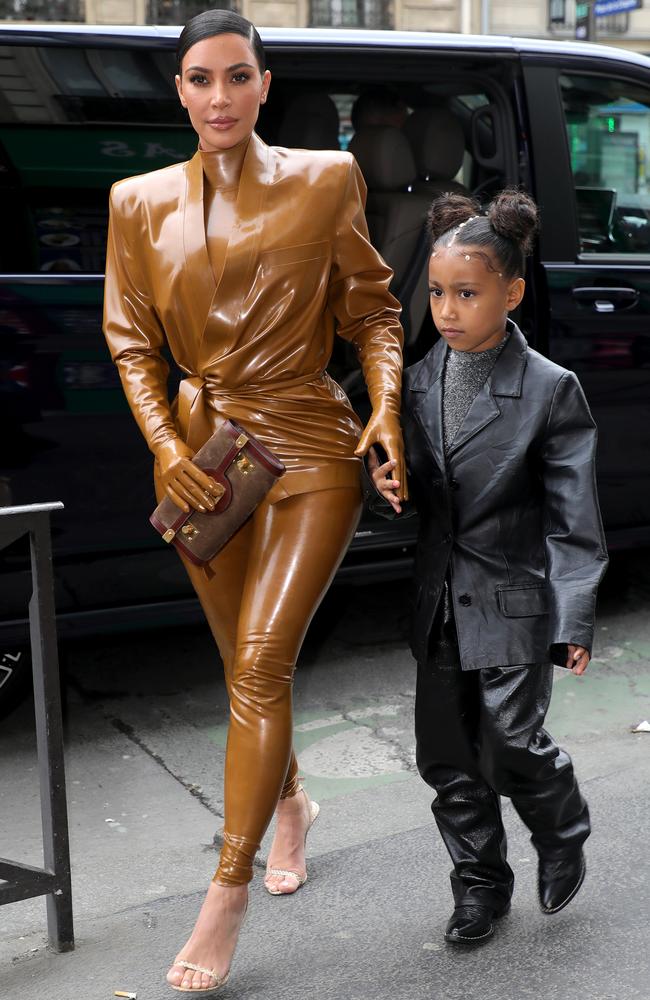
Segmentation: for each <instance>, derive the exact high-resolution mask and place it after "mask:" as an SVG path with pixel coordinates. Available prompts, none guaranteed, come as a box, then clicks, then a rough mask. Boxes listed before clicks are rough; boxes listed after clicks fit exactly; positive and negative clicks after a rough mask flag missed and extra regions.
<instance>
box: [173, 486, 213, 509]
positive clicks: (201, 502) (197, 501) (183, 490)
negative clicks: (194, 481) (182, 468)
mask: <svg viewBox="0 0 650 1000" xmlns="http://www.w3.org/2000/svg"><path fill="white" fill-rule="evenodd" d="M169 489H171V490H173V492H174V493H175V494H176V496H177V497H180V499H181V500H182V501H183V502H184V503H186V504H188V505H189V506H190V507H192V508H193V509H194V510H200V511H201V513H202V514H205V513H207V511H208V510H211V509H213V507H214V502H213V501H212V500H211V501H210V503H212V505H213V507H212V508H211V507H209V505H208V501H207V499H206V497H205V494H203V493H202V492H201V491H200V490H198V491H197V493H195V492H193V491H192V490H191V489H189V488H188V487H187V486H186V485H185V483H184V482H182V480H180V479H172V481H171V482H170V483H169V485H168V490H169Z"/></svg>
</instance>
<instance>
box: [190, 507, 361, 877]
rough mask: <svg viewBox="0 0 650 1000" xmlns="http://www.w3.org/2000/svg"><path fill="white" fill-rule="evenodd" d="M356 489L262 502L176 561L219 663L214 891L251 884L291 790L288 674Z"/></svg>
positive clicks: (347, 529) (347, 536) (339, 552)
mask: <svg viewBox="0 0 650 1000" xmlns="http://www.w3.org/2000/svg"><path fill="white" fill-rule="evenodd" d="M360 512H361V491H360V489H359V490H357V489H351V488H349V487H347V488H338V489H329V490H321V491H318V492H316V493H303V494H300V495H297V496H291V497H288V498H287V499H285V500H280V501H279V502H278V503H275V504H268V503H266V502H263V503H262V504H261V505H260V506H259V507H258V508H257V510H256V511H255V513H254V514H253V516H252V518H251V519H250V520H249V521H248V522H247V523H246V524H245V525H244V526H243V528H241V529H240V531H239V532H238V533H237V534H236V535H235V536H234V537H233V538H232V539H231V540H230V541H229V542H228V544H227V545H226V546H225V548H224V549H222V551H221V552H220V553H219V555H218V556H216V558H215V559H214V560H213V561H212V563H211V568H212V569H213V571H214V576H212V577H211V578H209V577H208V576H207V575H206V573H205V572H204V571H203V570H202V569H198V568H197V567H195V566H192V565H191V564H190V563H188V562H187V560H183V562H184V564H185V567H186V569H187V572H188V574H189V576H190V579H191V581H192V584H193V586H194V588H195V590H196V592H197V594H198V597H199V600H200V601H201V605H202V607H203V610H204V612H205V615H206V618H207V620H208V624H209V625H210V628H211V630H212V634H213V636H214V638H215V640H216V643H217V645H218V647H219V651H220V653H221V658H222V660H223V664H224V670H225V678H226V685H227V688H228V695H229V698H230V726H229V731H228V743H227V747H226V767H225V789H224V801H225V809H224V812H225V822H224V845H223V848H222V850H221V857H220V860H219V867H218V869H217V872H216V874H215V876H214V880H215V881H216V882H219V883H221V884H222V885H243V884H245V883H247V882H250V880H251V879H252V877H253V858H254V857H255V854H256V852H257V850H258V849H259V846H260V843H261V840H262V837H263V836H264V833H265V831H266V829H267V827H268V825H269V823H270V821H271V818H272V816H273V813H274V812H275V807H276V805H277V803H278V799H279V798H281V797H282V798H285V797H288V796H290V795H293V794H295V792H296V791H297V789H298V764H297V761H296V757H295V754H294V753H293V749H292V737H293V733H292V716H291V708H292V699H291V688H292V680H293V672H294V667H295V663H296V660H297V658H298V653H299V652H300V647H301V645H302V641H303V639H304V637H305V633H306V631H307V627H308V625H309V622H310V621H311V618H312V616H313V614H314V612H315V611H316V609H317V607H318V605H319V603H320V601H321V599H322V598H323V596H324V594H325V592H326V590H327V588H328V586H329V584H330V582H331V580H332V577H333V575H334V573H335V572H336V570H337V568H338V566H339V563H340V562H341V559H342V558H343V556H344V555H345V552H346V549H347V547H348V545H349V543H350V541H351V539H352V535H353V534H354V531H355V529H356V526H357V522H358V520H359V514H360Z"/></svg>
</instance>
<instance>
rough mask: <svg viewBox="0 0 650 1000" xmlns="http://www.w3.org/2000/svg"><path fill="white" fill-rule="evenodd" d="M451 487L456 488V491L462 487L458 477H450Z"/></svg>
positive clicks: (451, 488)
mask: <svg viewBox="0 0 650 1000" xmlns="http://www.w3.org/2000/svg"><path fill="white" fill-rule="evenodd" d="M449 489H450V490H454V491H455V490H459V489H460V483H459V482H458V480H457V479H450V480H449Z"/></svg>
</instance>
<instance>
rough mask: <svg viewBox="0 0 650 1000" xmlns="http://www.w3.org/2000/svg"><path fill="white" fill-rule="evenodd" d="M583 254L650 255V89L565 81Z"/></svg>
mask: <svg viewBox="0 0 650 1000" xmlns="http://www.w3.org/2000/svg"><path fill="white" fill-rule="evenodd" d="M561 86H562V97H563V103H564V112H565V117H566V128H567V135H568V140H569V150H570V154H571V168H572V170H573V179H574V183H575V192H576V210H577V217H578V225H579V230H580V249H581V251H582V252H583V253H650V188H649V187H648V180H649V178H648V169H649V166H648V157H649V156H650V89H646V88H645V87H642V86H640V85H638V84H636V83H630V82H627V81H624V80H615V79H611V78H607V79H606V78H603V77H592V76H570V75H563V76H562V78H561Z"/></svg>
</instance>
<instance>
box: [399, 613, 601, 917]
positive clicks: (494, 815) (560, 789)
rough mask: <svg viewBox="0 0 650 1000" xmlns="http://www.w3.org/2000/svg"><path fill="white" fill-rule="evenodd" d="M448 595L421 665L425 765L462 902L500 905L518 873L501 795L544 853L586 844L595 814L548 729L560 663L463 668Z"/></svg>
mask: <svg viewBox="0 0 650 1000" xmlns="http://www.w3.org/2000/svg"><path fill="white" fill-rule="evenodd" d="M445 597H446V600H444V601H443V602H442V608H441V613H440V620H439V622H438V623H437V625H436V627H435V628H434V632H433V638H432V642H431V644H430V649H429V657H428V659H427V661H426V662H424V663H419V664H418V674H417V689H416V700H415V736H416V754H417V766H418V770H419V772H420V774H421V775H422V777H423V778H424V780H425V781H426V782H427V784H428V785H430V786H431V787H432V788H434V789H435V791H436V792H437V798H436V799H435V800H434V802H433V805H432V807H431V808H432V811H433V815H434V817H435V820H436V823H437V824H438V829H439V830H440V833H441V835H442V838H443V840H444V842H445V845H446V847H447V850H448V851H449V854H450V856H451V859H452V862H453V865H454V870H453V872H452V873H451V883H452V891H453V894H454V899H455V902H456V905H458V904H459V903H461V902H472V901H474V902H482V903H486V904H488V905H491V906H494V907H495V908H496V909H501V908H503V907H504V906H505V905H507V903H508V902H509V900H510V897H511V895H512V889H513V884H514V875H513V872H512V869H511V868H510V865H509V864H508V862H507V859H506V849H507V845H506V834H505V830H504V828H503V822H502V819H501V804H500V798H499V796H500V795H506V796H508V797H509V798H510V799H511V800H512V804H513V805H514V807H515V809H516V810H517V812H518V813H519V816H520V817H521V819H522V820H523V821H524V823H525V824H526V826H527V827H528V829H529V830H530V832H531V834H532V837H531V840H532V843H533V845H534V847H535V849H536V850H537V851H538V853H539V854H540V856H542V857H544V858H562V857H564V856H566V855H568V854H572V853H573V852H575V851H576V850H577V849H579V847H580V846H581V845H582V844H583V843H584V841H585V840H586V839H587V837H588V836H589V833H590V826H589V810H588V808H587V803H586V802H585V800H584V799H583V797H582V795H581V794H580V790H579V788H578V784H577V781H576V778H575V775H574V772H573V765H572V763H571V758H570V757H569V755H568V754H567V753H566V752H565V751H564V750H562V749H561V748H560V747H558V745H557V744H556V743H555V742H554V740H553V738H552V737H551V736H550V735H549V734H548V733H547V732H546V730H545V729H544V728H543V723H544V718H545V716H546V712H547V710H548V706H549V702H550V698H551V688H552V682H553V667H552V665H551V664H550V663H548V664H546V663H543V664H532V665H531V664H529V665H526V666H520V667H519V666H514V667H513V666H509V667H490V668H487V669H484V670H473V671H461V668H460V660H459V656H458V645H457V640H456V626H455V622H454V619H453V614H452V612H451V606H450V601H449V599H448V596H447V595H445Z"/></svg>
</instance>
